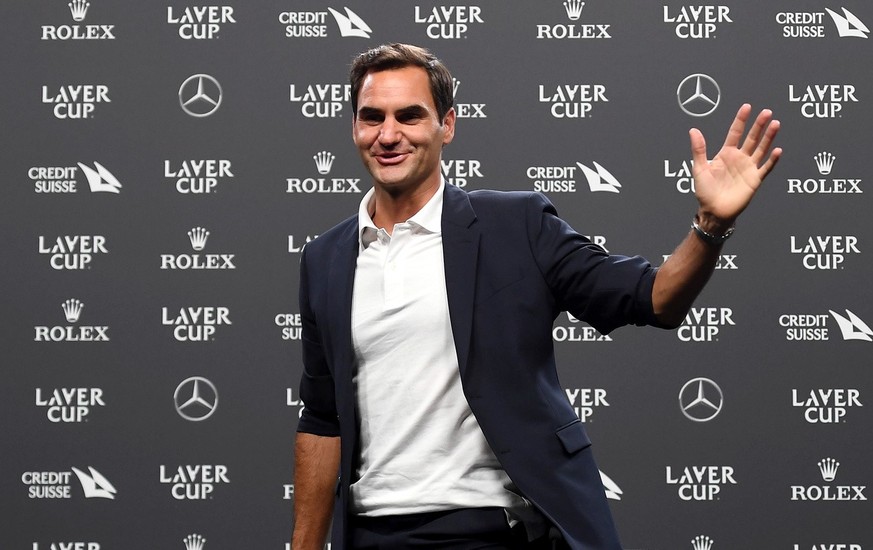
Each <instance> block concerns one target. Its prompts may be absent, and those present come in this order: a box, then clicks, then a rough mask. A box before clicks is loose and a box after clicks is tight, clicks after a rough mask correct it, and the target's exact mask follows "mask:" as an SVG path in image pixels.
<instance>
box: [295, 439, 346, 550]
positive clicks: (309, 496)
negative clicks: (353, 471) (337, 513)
mask: <svg viewBox="0 0 873 550" xmlns="http://www.w3.org/2000/svg"><path fill="white" fill-rule="evenodd" d="M294 457H295V458H294V532H293V535H292V539H291V548H292V549H293V550H321V549H322V548H323V547H324V543H325V540H326V538H327V531H328V528H329V527H330V520H331V515H332V512H333V505H334V499H335V494H336V493H335V489H336V483H337V475H338V472H339V463H340V438H339V437H323V436H319V435H313V434H308V433H298V434H297V440H296V443H295V445H294Z"/></svg>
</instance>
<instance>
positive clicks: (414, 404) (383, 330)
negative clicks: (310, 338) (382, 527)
mask: <svg viewBox="0 0 873 550" xmlns="http://www.w3.org/2000/svg"><path fill="white" fill-rule="evenodd" d="M444 189H445V183H444V182H443V183H442V184H441V185H440V188H439V190H438V191H437V193H436V194H435V195H434V196H433V197H432V198H431V199H430V201H428V203H427V204H426V205H425V206H424V207H423V208H422V209H421V210H420V211H419V212H418V213H416V214H415V215H414V216H412V217H411V218H410V219H409V220H408V221H406V222H405V223H399V224H396V225H395V226H394V229H393V231H392V234H391V235H389V234H388V232H387V231H385V230H384V229H379V228H377V227H376V226H375V225H374V224H373V220H372V212H373V210H372V207H371V200H372V197H373V190H370V192H368V193H367V194H366V195H365V196H364V198H363V200H362V201H361V205H360V208H359V211H358V224H359V231H360V233H359V235H360V250H359V254H358V260H357V271H356V272H355V286H354V298H353V301H352V341H353V344H354V350H355V356H356V359H357V374H356V376H355V384H356V389H357V391H356V395H357V406H358V410H359V412H360V418H361V429H360V442H361V461H360V467H359V470H358V472H357V473H358V476H359V479H358V480H357V481H356V482H355V483H353V484H352V486H351V508H352V512H353V513H355V514H360V515H366V516H385V515H398V514H414V513H420V512H433V511H439V510H448V509H454V508H470V507H483V506H500V507H503V508H506V509H515V510H518V509H523V508H525V507H527V506H529V504H528V503H527V502H526V501H525V500H524V499H523V498H521V497H520V496H519V495H518V494H517V492H513V489H514V487H513V485H512V482H511V481H510V479H509V476H507V475H506V473H505V472H504V471H503V469H502V468H501V466H500V464H499V463H498V461H497V458H496V457H495V456H494V453H493V452H492V451H491V448H490V447H489V446H488V444H487V442H486V441H485V437H484V435H483V434H482V430H481V429H480V428H479V423H478V422H477V421H476V418H475V417H474V416H473V413H472V411H471V410H470V407H469V405H468V404H467V400H466V398H465V397H464V394H463V391H462V388H461V378H460V373H459V371H458V358H457V352H456V350H455V344H454V340H453V338H452V327H451V323H450V320H449V307H448V299H447V296H446V281H445V269H444V266H443V246H442V233H441V225H440V222H441V219H442V205H443V191H444Z"/></svg>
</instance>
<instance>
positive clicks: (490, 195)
mask: <svg viewBox="0 0 873 550" xmlns="http://www.w3.org/2000/svg"><path fill="white" fill-rule="evenodd" d="M467 196H468V197H469V198H470V204H471V205H472V207H473V209H474V210H475V211H476V214H477V215H478V214H480V213H481V214H486V213H489V212H497V213H500V212H505V213H507V212H513V213H518V214H520V215H521V214H524V213H527V215H531V214H533V215H539V214H540V213H542V212H543V211H546V212H550V213H552V214H554V213H556V212H555V207H554V206H553V205H552V203H551V201H549V199H547V198H546V197H545V195H543V194H542V193H537V192H533V191H493V190H487V189H482V190H476V191H470V192H468V193H467Z"/></svg>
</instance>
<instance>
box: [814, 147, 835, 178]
mask: <svg viewBox="0 0 873 550" xmlns="http://www.w3.org/2000/svg"><path fill="white" fill-rule="evenodd" d="M813 158H814V159H815V165H816V166H817V167H818V173H819V174H821V175H822V176H827V175H828V174H830V173H831V168H833V167H834V161H835V160H836V159H837V157H835V156H833V155H832V154H830V153H827V152H824V151H822V152H821V153H818V154H817V155H815V156H814V157H813Z"/></svg>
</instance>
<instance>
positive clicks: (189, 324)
mask: <svg viewBox="0 0 873 550" xmlns="http://www.w3.org/2000/svg"><path fill="white" fill-rule="evenodd" d="M161 324H163V325H165V326H170V327H173V338H175V339H176V340H177V341H179V342H209V341H212V340H215V332H216V329H217V327H222V326H227V325H231V324H233V323H231V321H230V309H229V308H227V307H223V306H195V307H181V308H179V309H178V312H177V311H176V310H171V309H170V308H168V307H162V308H161Z"/></svg>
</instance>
